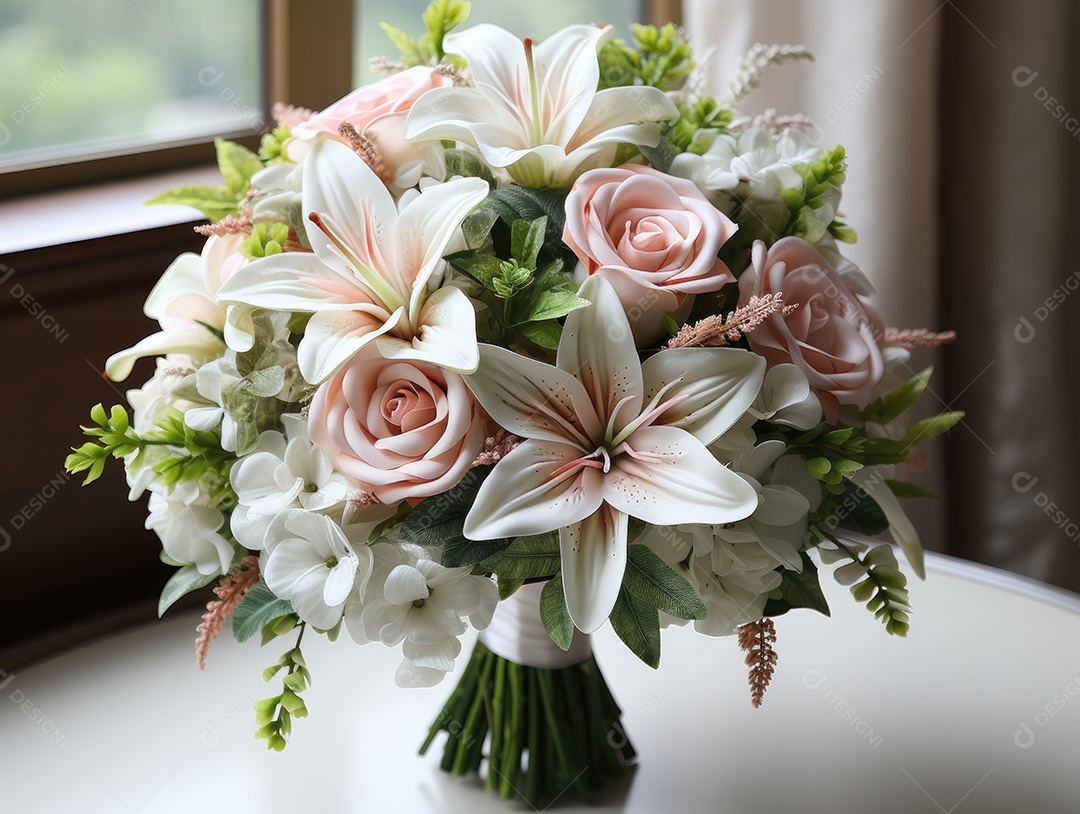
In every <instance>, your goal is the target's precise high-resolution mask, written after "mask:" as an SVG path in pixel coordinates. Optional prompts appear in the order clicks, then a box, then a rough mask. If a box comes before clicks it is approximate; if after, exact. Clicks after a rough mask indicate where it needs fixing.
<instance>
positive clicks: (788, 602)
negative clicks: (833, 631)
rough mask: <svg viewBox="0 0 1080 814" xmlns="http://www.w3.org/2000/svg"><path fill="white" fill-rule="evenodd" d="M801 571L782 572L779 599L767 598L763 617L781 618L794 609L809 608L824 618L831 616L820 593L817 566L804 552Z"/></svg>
mask: <svg viewBox="0 0 1080 814" xmlns="http://www.w3.org/2000/svg"><path fill="white" fill-rule="evenodd" d="M802 561H803V569H802V571H801V572H795V571H782V572H781V577H782V578H781V581H780V587H779V588H778V589H777V590H779V591H780V594H781V595H780V597H779V598H773V597H771V596H770V597H769V601H768V602H766V603H765V610H764V611H763V612H762V615H763V616H782V615H783V614H785V613H787V612H788V611H789V610H792V609H794V608H810V609H811V610H816V611H817V612H818V613H821V614H824V615H825V616H831V615H832V614H831V613H830V612H829V603H828V601H827V600H826V599H825V594H824V593H822V591H821V580H820V579H819V578H818V570H817V566H816V565H814V561H813V560H811V559H810V557H809V556H808V555H807V554H806V552H805V551H804V552H803V553H802Z"/></svg>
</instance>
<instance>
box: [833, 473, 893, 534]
mask: <svg viewBox="0 0 1080 814" xmlns="http://www.w3.org/2000/svg"><path fill="white" fill-rule="evenodd" d="M827 522H828V523H829V525H831V526H837V527H839V528H844V529H848V530H849V531H854V532H857V533H859V534H865V535H867V536H868V537H874V536H876V535H878V534H883V533H884V532H886V531H888V529H889V521H888V519H886V517H885V512H883V511H882V510H881V507H880V506H879V505H878V504H877V501H875V500H874V499H873V498H872V497H870V495H868V494H867V493H866V492H865V491H863V490H862V489H861V488H860V487H858V486H856V485H855V484H854V483H852V482H851V481H849V480H845V481H844V491H843V492H841V493H840V494H839V495H838V496H837V498H836V508H835V509H833V511H832V512H831V513H830V515H829V517H828V518H827Z"/></svg>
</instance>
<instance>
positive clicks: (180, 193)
mask: <svg viewBox="0 0 1080 814" xmlns="http://www.w3.org/2000/svg"><path fill="white" fill-rule="evenodd" d="M162 204H175V205H179V206H190V207H192V208H193V209H198V210H199V211H200V212H202V213H203V215H205V216H206V218H207V220H209V221H211V222H212V223H217V222H218V221H219V220H221V219H222V218H223V217H225V216H226V215H230V214H232V213H233V212H235V211H236V204H237V196H236V195H234V194H233V193H231V192H229V190H227V189H226V188H225V187H177V188H176V189H170V190H168V191H166V192H162V193H161V194H160V195H155V196H154V197H153V198H151V199H150V200H149V201H147V202H146V205H147V206H158V205H162Z"/></svg>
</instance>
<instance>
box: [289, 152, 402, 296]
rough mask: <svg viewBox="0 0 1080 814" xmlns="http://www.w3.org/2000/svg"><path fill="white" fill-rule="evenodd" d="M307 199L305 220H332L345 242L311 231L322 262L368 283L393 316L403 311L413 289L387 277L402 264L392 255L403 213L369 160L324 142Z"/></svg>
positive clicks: (309, 168) (308, 180) (311, 169)
mask: <svg viewBox="0 0 1080 814" xmlns="http://www.w3.org/2000/svg"><path fill="white" fill-rule="evenodd" d="M303 196H304V198H303V202H304V218H305V219H310V218H311V215H312V214H315V215H316V216H319V217H322V218H327V219H330V220H332V223H328V225H329V226H330V227H331V228H333V229H334V230H335V237H336V238H337V239H339V240H341V241H343V245H342V246H338V245H335V243H334V241H332V240H331V239H330V237H329V235H327V234H326V233H324V232H323V231H322V230H321V229H317V228H313V227H308V229H307V233H308V239H309V240H310V241H311V248H312V250H313V251H314V252H315V254H316V256H317V257H318V258H319V259H320V260H321V261H322V262H323V263H325V264H326V265H327V266H329V267H330V268H332V269H333V270H334V271H335V272H337V273H338V274H339V275H341V276H342V277H344V278H349V277H354V278H356V279H358V280H359V281H362V282H363V283H364V285H365V286H366V287H367V288H368V289H369V290H371V291H372V293H373V294H374V295H375V296H376V297H377V298H379V299H381V300H382V302H383V303H384V304H385V305H386V306H387V310H393V309H395V308H398V307H400V306H401V305H403V304H404V302H406V301H407V300H408V295H409V289H408V286H407V285H406V284H404V283H403V281H402V280H400V279H390V278H389V277H388V275H387V274H386V272H387V270H388V269H395V268H397V265H398V260H399V258H397V257H395V256H393V254H392V253H390V252H388V248H389V247H391V246H392V245H393V243H392V242H391V241H390V240H389V238H390V232H391V230H392V229H393V228H394V224H395V223H396V222H397V218H398V213H397V208H396V206H395V205H394V198H393V196H392V195H391V194H390V192H389V190H388V189H387V188H386V185H385V184H383V182H382V181H380V180H379V176H377V175H376V174H375V173H374V172H373V171H372V169H371V167H369V166H368V165H367V163H365V161H364V159H362V158H360V156H358V155H357V154H356V153H354V152H353V151H352V150H351V149H350V148H349V147H346V146H345V145H344V144H341V143H340V142H337V141H333V140H331V139H326V140H324V141H320V142H319V143H318V144H316V145H315V146H314V147H313V148H312V149H311V152H310V153H309V154H308V156H307V157H306V159H305V161H304V192H303ZM343 248H344V250H345V251H343ZM346 252H347V254H348V255H349V256H347V254H346ZM278 256H279V257H280V256H281V255H278Z"/></svg>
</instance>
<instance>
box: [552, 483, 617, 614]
mask: <svg viewBox="0 0 1080 814" xmlns="http://www.w3.org/2000/svg"><path fill="white" fill-rule="evenodd" d="M627 525H628V522H627V516H626V515H625V514H624V513H623V512H620V511H618V510H617V509H614V508H612V507H611V506H608V505H607V504H604V505H602V506H601V507H600V508H599V509H598V510H597V511H595V512H593V513H592V514H590V515H589V516H588V517H586V518H585V519H584V520H581V521H580V522H577V523H572V524H570V525H568V526H565V527H563V528H562V529H560V530H559V548H560V553H561V557H562V578H563V595H564V596H565V597H566V609H567V610H568V611H570V618H571V619H572V620H573V622H574V625H575V626H576V627H577V628H578V630H580V631H581V632H582V633H593V632H594V631H595V630H596V629H597V628H599V627H600V625H602V624H604V621H605V620H606V619H607V618H608V616H609V615H610V614H611V609H612V608H613V607H615V600H616V599H618V597H619V587H620V586H621V585H622V579H623V573H624V572H625V571H626V533H627Z"/></svg>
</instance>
